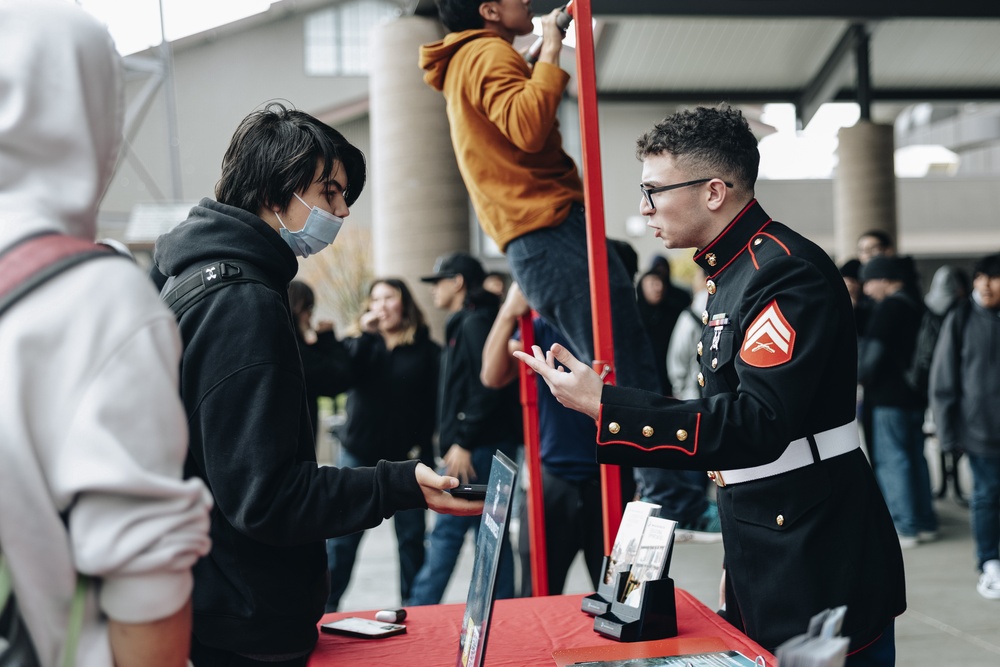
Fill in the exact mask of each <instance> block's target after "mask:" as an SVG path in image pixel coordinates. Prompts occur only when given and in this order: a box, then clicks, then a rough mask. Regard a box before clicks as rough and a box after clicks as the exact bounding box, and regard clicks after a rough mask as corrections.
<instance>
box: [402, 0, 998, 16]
mask: <svg viewBox="0 0 1000 667" xmlns="http://www.w3.org/2000/svg"><path fill="white" fill-rule="evenodd" d="M418 4H420V5H425V4H427V5H430V6H433V4H434V3H433V2H432V0H420V2H419V3H418ZM563 4H565V0H535V1H534V2H533V3H532V7H533V9H534V12H535V15H540V14H542V13H545V12H548V11H551V10H552V9H553V8H555V7H559V6H560V5H563ZM591 8H592V13H593V14H594V16H595V17H598V18H599V17H602V16H707V17H720V18H721V17H725V16H743V17H749V16H761V17H797V18H840V19H847V20H851V21H859V20H874V19H885V18H896V19H900V18H952V19H958V18H1000V3H998V2H984V1H983V0H949V1H948V2H941V1H940V0H840V1H839V2H835V3H834V2H802V0H754V1H753V2H747V0H592V2H591Z"/></svg>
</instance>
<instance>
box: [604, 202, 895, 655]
mask: <svg viewBox="0 0 1000 667" xmlns="http://www.w3.org/2000/svg"><path fill="white" fill-rule="evenodd" d="M694 259H695V262H697V263H698V264H699V265H700V266H701V267H702V268H703V269H704V270H705V274H706V276H708V281H707V283H706V285H707V287H708V292H709V295H710V296H709V298H708V305H707V308H706V311H705V312H704V313H703V315H702V321H703V323H704V324H705V325H706V326H705V331H704V333H703V335H702V339H701V342H700V343H699V345H698V349H697V350H692V354H695V353H697V354H698V355H699V358H700V362H701V370H700V371H699V373H698V376H699V384H701V386H702V387H703V390H702V396H703V398H700V399H695V400H689V401H678V400H675V399H672V398H666V397H663V396H658V395H655V394H651V393H649V392H644V391H641V390H638V389H629V388H625V387H614V386H610V385H606V386H605V387H604V389H603V394H602V398H601V412H600V415H599V421H598V447H597V459H598V461H601V462H602V463H615V464H626V465H634V466H662V467H664V468H676V469H682V470H733V469H741V468H753V467H756V466H760V465H764V464H767V463H771V462H773V461H775V460H776V459H777V458H778V457H779V456H780V455H781V454H782V453H783V452H784V451H785V449H786V448H787V447H788V445H789V443H791V442H792V441H795V440H798V439H802V438H807V437H808V436H811V435H814V434H817V433H822V432H824V431H827V430H830V429H834V428H836V427H840V426H843V425H847V424H850V423H852V421H853V420H854V413H855V396H856V391H857V387H856V385H857V335H856V332H855V330H854V318H853V316H852V314H851V300H850V297H849V296H848V294H847V289H846V287H845V286H844V281H843V279H842V278H841V276H840V273H839V271H838V270H837V267H836V266H835V265H834V264H833V262H832V261H831V260H830V258H829V257H828V256H827V254H826V253H825V252H824V251H823V250H822V249H821V248H819V247H818V246H816V245H815V244H814V243H812V242H810V241H808V240H807V239H805V238H803V237H802V236H801V235H799V234H797V233H796V232H794V231H792V230H791V229H789V228H788V227H786V226H785V225H783V224H781V223H779V222H774V221H772V220H771V218H770V216H768V215H767V213H765V212H764V210H763V209H762V208H761V207H760V205H759V204H758V203H757V202H756V201H752V202H750V203H749V204H748V205H747V207H746V208H745V209H744V210H743V211H742V212H741V213H740V214H739V215H737V216H736V218H735V219H734V220H733V221H732V222H731V223H730V225H729V226H728V227H727V228H726V229H725V230H724V231H723V232H722V233H721V234H720V235H719V236H718V237H716V238H715V240H713V241H712V242H711V243H710V244H709V245H708V246H707V247H705V248H704V249H702V250H701V251H700V252H699V253H698V254H696V255H695V257H694ZM854 437H857V436H856V434H854ZM717 479H718V476H717ZM718 506H719V516H720V518H721V519H722V538H723V543H724V544H725V551H726V611H725V617H726V618H727V619H728V620H729V621H730V622H731V623H732V624H733V625H735V626H736V627H738V628H740V629H741V630H743V631H744V632H746V634H747V635H749V636H750V637H751V638H752V639H754V640H755V641H757V642H759V643H760V644H761V645H763V646H764V647H765V648H767V649H769V650H774V649H775V648H776V647H777V646H778V645H779V644H781V643H782V642H784V641H785V640H787V639H789V638H791V637H793V636H795V635H798V634H802V633H805V632H806V630H807V627H808V625H809V619H810V618H811V617H812V616H813V615H814V614H816V613H818V612H820V611H822V610H823V609H826V608H828V607H829V608H832V607H837V606H840V605H847V616H846V618H845V619H844V624H843V633H842V634H843V635H844V636H848V637H850V639H851V650H852V651H853V650H856V649H858V648H860V647H863V646H866V645H867V644H868V643H870V642H871V641H873V640H874V639H875V638H877V637H878V636H879V635H880V634H881V633H882V631H883V630H885V629H886V627H887V626H888V625H889V623H890V622H891V621H892V620H893V618H895V617H896V616H898V615H899V614H901V613H902V612H903V610H904V609H905V608H906V600H905V587H904V580H903V560H902V554H901V552H900V548H899V541H898V539H897V538H896V531H895V528H894V527H893V524H892V519H891V518H890V516H889V511H888V509H887V508H886V505H885V501H884V500H883V498H882V494H881V492H880V491H879V489H878V486H877V485H876V483H875V477H874V475H873V474H872V470H871V467H870V466H869V465H868V461H867V460H866V459H865V455H864V453H863V452H862V451H861V449H860V447H859V448H856V449H854V450H852V451H849V452H847V453H844V454H841V455H839V456H833V457H831V458H828V459H826V460H822V461H818V462H814V463H812V464H810V465H807V466H805V467H802V468H798V469H795V470H790V471H787V472H784V473H782V474H778V475H774V476H771V477H765V478H762V479H756V480H753V481H747V482H743V483H738V484H730V485H727V486H720V487H719V488H718Z"/></svg>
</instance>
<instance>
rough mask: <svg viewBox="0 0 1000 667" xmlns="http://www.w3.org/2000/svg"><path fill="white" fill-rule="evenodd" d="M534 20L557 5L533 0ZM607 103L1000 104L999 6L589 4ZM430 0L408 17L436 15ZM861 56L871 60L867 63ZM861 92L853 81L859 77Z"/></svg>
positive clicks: (788, 1) (694, 1)
mask: <svg viewBox="0 0 1000 667" xmlns="http://www.w3.org/2000/svg"><path fill="white" fill-rule="evenodd" d="M532 4H533V8H534V11H535V14H536V16H537V15H541V14H544V13H546V12H548V11H551V9H553V8H555V7H557V6H559V5H561V4H564V3H562V2H553V1H552V0H536V2H533V3H532ZM591 7H592V12H593V15H594V18H595V19H596V20H597V22H598V25H597V27H596V29H595V35H596V38H595V39H596V42H597V43H596V62H597V72H596V78H597V89H598V96H599V98H600V99H604V100H637V101H644V100H648V101H665V102H676V103H717V102H721V101H726V102H730V103H743V104H760V103H766V102H790V103H793V104H795V105H796V109H797V114H798V116H799V118H800V119H801V120H802V122H803V124H805V123H807V122H808V120H809V119H810V118H811V117H812V114H813V113H815V111H816V109H817V108H818V107H819V105H820V104H822V103H823V102H831V101H858V102H860V103H861V104H862V107H863V109H862V114H863V116H864V115H866V113H867V110H868V106H869V105H870V104H881V105H884V104H886V103H888V104H890V105H891V106H890V107H887V110H889V114H890V118H891V117H892V116H894V115H895V114H894V113H893V111H892V110H895V109H897V108H898V107H899V106H900V105H904V104H911V103H915V102H927V101H945V102H967V101H984V100H998V99H1000V3H997V2H985V1H983V0H949V1H948V2H941V1H939V0H937V1H935V0H866V1H862V0H841V2H838V3H826V2H823V3H819V2H803V1H802V0H592V2H591ZM435 12H436V10H435V7H434V2H433V0H418V2H416V4H415V13H417V14H434V13H435ZM865 54H867V56H868V57H867V61H866V58H865V57H864V56H865ZM859 79H860V81H861V85H860V86H859V85H858V81H859Z"/></svg>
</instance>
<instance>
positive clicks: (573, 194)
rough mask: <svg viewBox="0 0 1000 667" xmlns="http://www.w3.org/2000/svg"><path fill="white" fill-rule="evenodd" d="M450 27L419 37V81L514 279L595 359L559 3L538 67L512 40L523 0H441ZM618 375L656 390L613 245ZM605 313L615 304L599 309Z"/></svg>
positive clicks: (546, 25)
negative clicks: (434, 94) (440, 100)
mask: <svg viewBox="0 0 1000 667" xmlns="http://www.w3.org/2000/svg"><path fill="white" fill-rule="evenodd" d="M437 6H438V12H439V15H440V18H441V22H442V23H444V25H445V27H446V28H447V29H448V30H449V31H450V32H449V34H448V35H447V36H446V37H445V38H444V39H443V40H440V41H438V42H434V43H432V44H425V45H423V46H422V47H421V48H420V66H421V67H422V68H423V69H424V70H425V74H424V81H426V82H427V83H428V84H429V85H430V86H431V87H432V88H434V89H435V90H440V91H441V92H443V93H444V96H445V100H446V101H447V113H448V120H449V122H450V124H451V138H452V143H453V145H454V148H455V155H456V157H457V159H458V166H459V169H460V171H461V173H462V178H463V179H464V181H465V185H466V187H467V189H468V191H469V195H470V197H471V198H472V204H473V206H474V207H475V210H476V215H477V216H478V218H479V222H480V224H481V225H482V227H483V231H485V232H486V234H488V235H489V236H490V238H492V239H493V240H494V241H495V242H496V244H497V246H498V247H499V248H500V250H502V251H503V252H504V253H505V254H506V256H507V259H508V262H509V264H510V269H511V273H512V274H513V279H514V280H515V281H516V282H517V283H518V284H519V285H520V286H521V289H522V291H523V292H524V294H525V295H526V297H527V298H528V300H529V301H530V302H531V303H532V304H533V305H534V306H535V308H536V309H537V311H538V312H539V314H540V315H542V317H544V318H545V319H546V320H548V321H549V322H551V323H553V324H555V325H556V326H557V327H558V328H559V329H560V330H562V332H563V333H564V334H565V336H566V338H568V339H569V341H570V342H571V343H572V345H573V349H575V350H579V351H580V353H581V354H582V355H583V356H584V357H585V358H587V359H588V360H592V359H593V357H594V345H593V340H592V324H591V322H592V319H591V309H590V295H589V293H588V291H587V290H586V289H581V288H582V287H583V286H584V285H586V284H587V283H588V277H589V273H588V267H587V238H586V223H585V219H584V210H583V184H582V183H581V181H580V175H579V172H578V171H577V168H576V164H574V162H573V159H572V158H571V157H570V156H569V155H567V154H566V151H565V150H563V146H562V136H561V135H560V133H559V123H558V121H557V120H556V112H557V110H558V107H559V101H560V100H561V99H562V95H563V91H564V90H565V88H566V84H567V83H568V81H569V74H567V73H566V72H564V71H563V70H562V69H560V68H559V54H560V51H561V49H562V38H563V32H562V30H561V29H560V28H559V26H558V25H557V24H556V17H557V15H558V14H559V12H560V10H558V9H557V10H554V11H553V12H552V13H550V14H548V15H547V16H544V17H543V18H542V27H543V43H542V49H541V52H540V54H539V56H538V61H537V62H536V63H535V65H534V66H533V67H532V66H531V65H529V64H528V63H527V62H526V61H525V58H524V56H522V55H521V54H520V53H518V52H517V51H516V50H515V49H514V47H513V41H514V38H515V37H517V36H519V35H527V34H530V33H531V31H532V27H533V26H532V23H531V19H532V16H533V14H532V11H531V3H530V2H529V1H528V0H495V1H493V2H482V0H438V1H437ZM608 264H609V272H608V273H609V282H610V285H611V302H612V311H613V312H612V313H611V314H610V316H611V318H612V322H613V325H614V338H615V344H616V345H615V348H616V355H615V361H616V366H617V368H616V373H617V375H618V378H619V381H620V382H622V383H624V384H629V385H632V386H636V385H638V386H643V387H646V388H648V389H655V390H659V389H660V386H659V379H658V377H657V375H656V371H655V367H654V362H653V353H652V349H651V347H650V345H649V343H648V341H645V340H643V335H644V333H643V329H642V324H641V322H640V320H639V312H638V308H637V307H636V304H635V292H634V288H633V285H632V280H631V278H630V276H629V275H628V274H627V272H626V270H625V268H624V266H623V265H622V263H621V260H620V259H619V258H618V257H617V255H616V253H613V252H608ZM599 315H600V316H604V317H606V316H608V315H609V314H608V313H600V314H599Z"/></svg>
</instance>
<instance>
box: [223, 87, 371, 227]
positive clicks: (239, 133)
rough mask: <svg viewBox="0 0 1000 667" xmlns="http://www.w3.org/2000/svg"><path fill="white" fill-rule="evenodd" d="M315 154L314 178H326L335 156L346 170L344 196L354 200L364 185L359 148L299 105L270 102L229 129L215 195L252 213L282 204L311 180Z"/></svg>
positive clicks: (347, 200)
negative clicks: (318, 171) (319, 166)
mask: <svg viewBox="0 0 1000 667" xmlns="http://www.w3.org/2000/svg"><path fill="white" fill-rule="evenodd" d="M320 160H322V161H323V172H322V174H321V175H320V178H319V180H320V181H326V180H328V179H329V178H330V176H331V173H332V172H333V169H334V167H335V166H336V163H337V162H340V164H342V165H343V166H344V171H345V172H346V175H347V188H346V190H345V191H344V200H345V201H346V202H347V205H348V206H350V205H352V204H353V203H354V202H355V201H357V199H358V196H359V195H360V194H361V191H362V190H363V189H364V187H365V156H364V153H362V152H361V150H360V149H359V148H357V147H356V146H354V145H352V144H351V143H350V142H349V141H347V139H345V138H344V135H342V134H341V133H340V132H337V130H335V129H333V128H332V127H330V126H329V125H327V124H326V123H322V122H320V121H319V120H317V119H316V118H313V117H312V116H310V115H309V114H307V113H305V112H304V111H298V110H296V109H290V108H288V107H286V106H285V105H284V104H282V103H280V102H270V103H268V104H267V106H265V107H264V108H263V109H261V110H259V111H254V112H253V113H251V114H250V115H249V116H247V117H246V118H244V119H243V121H242V122H241V123H240V125H239V127H237V128H236V132H235V133H233V138H232V141H230V143H229V148H228V149H227V150H226V154H225V156H224V157H223V158H222V177H221V178H220V179H219V182H218V184H216V186H215V198H216V199H217V200H218V201H219V203H221V204H227V205H229V206H235V207H237V208H241V209H243V210H244V211H249V212H250V213H253V214H254V215H256V214H257V213H258V212H259V211H260V210H261V209H262V208H268V207H271V206H277V207H278V208H281V209H284V208H286V207H287V206H288V203H289V202H290V201H291V199H292V194H293V193H295V192H301V191H302V190H305V189H306V188H308V187H309V186H310V185H311V184H312V183H313V181H314V180H315V176H316V165H317V164H318V163H319V161H320Z"/></svg>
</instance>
